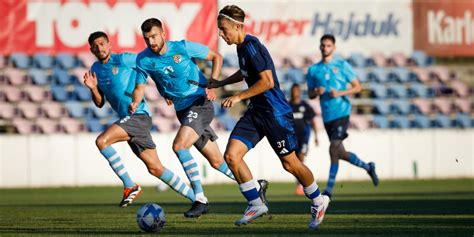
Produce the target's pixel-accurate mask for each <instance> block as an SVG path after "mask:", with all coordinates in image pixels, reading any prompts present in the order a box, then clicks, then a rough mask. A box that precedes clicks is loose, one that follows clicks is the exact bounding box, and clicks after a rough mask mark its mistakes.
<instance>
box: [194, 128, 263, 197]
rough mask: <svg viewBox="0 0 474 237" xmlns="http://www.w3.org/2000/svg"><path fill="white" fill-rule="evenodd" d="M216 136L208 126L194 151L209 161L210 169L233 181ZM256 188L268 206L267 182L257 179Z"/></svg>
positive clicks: (196, 143)
mask: <svg viewBox="0 0 474 237" xmlns="http://www.w3.org/2000/svg"><path fill="white" fill-rule="evenodd" d="M217 138H218V137H217V135H216V134H215V132H214V130H213V129H212V128H211V127H210V126H208V127H207V128H206V129H205V130H204V133H203V134H202V135H201V137H200V138H199V139H198V140H197V141H196V142H195V143H194V146H195V147H196V149H197V150H198V151H199V152H200V153H201V154H202V155H203V156H204V157H205V158H206V159H207V160H208V161H209V163H210V164H211V166H212V168H214V169H216V170H218V171H220V172H221V173H223V174H225V175H226V176H227V177H229V178H231V179H233V180H235V177H234V175H233V174H232V171H231V170H230V169H229V166H228V165H227V162H225V160H224V158H223V156H222V153H221V151H220V149H219V146H218V145H217V142H216V140H217ZM256 187H257V190H258V192H259V194H260V197H261V198H262V200H263V202H264V203H265V204H268V202H267V197H266V190H267V188H268V181H267V180H264V179H259V180H257V181H256Z"/></svg>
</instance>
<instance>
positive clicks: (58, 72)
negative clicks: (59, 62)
mask: <svg viewBox="0 0 474 237" xmlns="http://www.w3.org/2000/svg"><path fill="white" fill-rule="evenodd" d="M51 76H52V78H53V81H54V82H55V83H56V84H58V85H70V84H72V83H73V82H74V80H73V79H74V78H73V77H71V75H69V73H68V71H67V70H64V69H60V68H54V69H53V74H52V75H51Z"/></svg>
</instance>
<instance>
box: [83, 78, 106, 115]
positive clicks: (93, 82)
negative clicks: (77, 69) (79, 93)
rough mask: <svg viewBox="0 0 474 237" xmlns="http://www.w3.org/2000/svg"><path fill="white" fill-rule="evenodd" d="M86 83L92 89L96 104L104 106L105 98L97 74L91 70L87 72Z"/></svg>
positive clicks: (100, 106)
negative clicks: (98, 85)
mask: <svg viewBox="0 0 474 237" xmlns="http://www.w3.org/2000/svg"><path fill="white" fill-rule="evenodd" d="M84 84H85V85H86V86H87V88H89V89H90V90H91V94H92V100H93V101H94V104H95V106H97V107H99V108H102V106H104V103H105V100H104V95H103V93H102V91H100V89H99V87H97V75H96V74H95V73H94V72H91V71H88V72H86V73H85V74H84Z"/></svg>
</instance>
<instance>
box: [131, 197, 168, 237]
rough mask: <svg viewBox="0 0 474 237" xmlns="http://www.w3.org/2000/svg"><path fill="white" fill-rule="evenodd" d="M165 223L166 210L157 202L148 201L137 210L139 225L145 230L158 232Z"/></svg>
mask: <svg viewBox="0 0 474 237" xmlns="http://www.w3.org/2000/svg"><path fill="white" fill-rule="evenodd" d="M165 223H166V219H165V211H164V210H163V208H161V207H160V206H159V205H158V204H156V203H147V204H145V205H143V206H141V207H140V209H138V211H137V224H138V227H140V229H141V230H143V231H145V232H157V231H159V230H161V229H162V228H163V226H164V225H165Z"/></svg>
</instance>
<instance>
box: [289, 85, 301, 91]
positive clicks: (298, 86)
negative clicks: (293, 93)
mask: <svg viewBox="0 0 474 237" xmlns="http://www.w3.org/2000/svg"><path fill="white" fill-rule="evenodd" d="M294 88H298V89H299V88H300V85H299V84H297V83H293V85H291V90H293V89H294Z"/></svg>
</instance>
